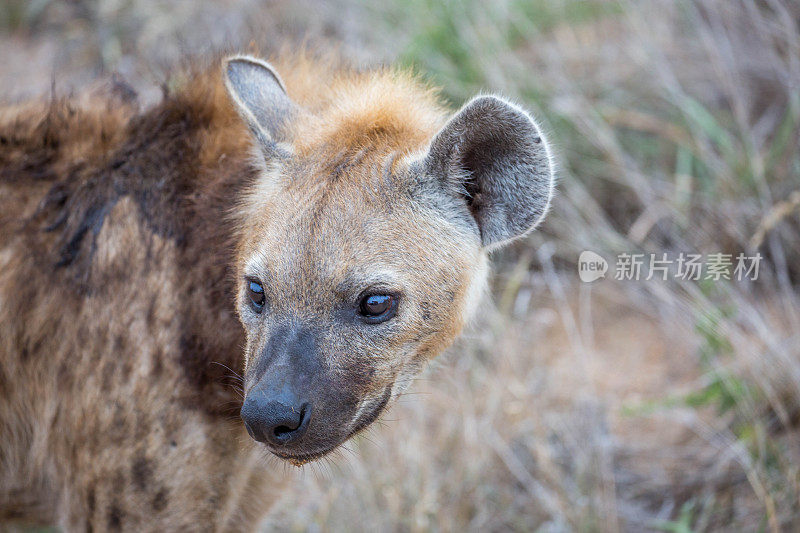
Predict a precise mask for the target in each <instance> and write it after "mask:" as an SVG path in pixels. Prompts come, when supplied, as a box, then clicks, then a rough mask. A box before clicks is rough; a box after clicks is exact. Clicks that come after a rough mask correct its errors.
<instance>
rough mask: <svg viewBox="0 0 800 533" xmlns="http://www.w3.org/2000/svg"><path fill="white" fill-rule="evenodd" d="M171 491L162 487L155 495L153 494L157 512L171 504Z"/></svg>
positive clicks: (154, 506)
mask: <svg viewBox="0 0 800 533" xmlns="http://www.w3.org/2000/svg"><path fill="white" fill-rule="evenodd" d="M168 496H169V491H168V490H167V489H166V488H164V487H162V488H161V490H159V491H158V492H157V493H156V495H155V496H153V510H154V511H156V512H160V511H163V510H164V509H166V508H167V505H169V499H168Z"/></svg>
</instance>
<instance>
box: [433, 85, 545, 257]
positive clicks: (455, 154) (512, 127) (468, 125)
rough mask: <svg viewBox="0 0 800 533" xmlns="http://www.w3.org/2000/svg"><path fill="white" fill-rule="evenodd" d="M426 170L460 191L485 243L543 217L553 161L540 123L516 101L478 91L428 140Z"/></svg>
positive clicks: (498, 241)
mask: <svg viewBox="0 0 800 533" xmlns="http://www.w3.org/2000/svg"><path fill="white" fill-rule="evenodd" d="M424 165H425V171H426V172H427V173H428V174H429V175H433V176H435V177H436V178H438V179H443V180H445V184H446V186H447V188H448V189H449V190H450V191H451V192H452V193H453V194H457V195H460V196H462V197H463V201H465V202H466V203H467V206H468V208H469V210H470V212H471V213H472V216H473V217H474V218H475V221H476V222H477V224H478V228H479V230H480V234H481V241H482V243H483V245H484V246H497V245H499V244H501V243H503V242H504V241H508V240H509V239H513V238H515V237H519V236H521V235H524V234H525V233H527V232H528V231H530V230H531V229H533V228H534V227H536V225H537V224H538V223H539V222H540V221H541V220H542V218H543V217H544V215H545V212H546V211H547V208H548V206H549V204H550V198H551V196H552V194H553V181H554V179H553V167H552V162H551V158H550V152H549V148H548V146H547V142H546V141H545V139H544V136H543V135H542V133H541V131H540V130H539V127H538V126H537V125H536V123H535V122H534V121H533V119H532V118H531V117H530V115H528V113H526V112H525V111H524V110H522V109H521V108H520V107H518V106H516V105H514V104H512V103H510V102H508V101H506V100H504V99H502V98H499V97H496V96H478V97H476V98H473V99H472V100H471V101H470V102H468V103H467V104H466V105H465V106H464V107H463V108H461V110H460V111H459V112H458V113H456V114H455V115H454V116H453V117H452V118H451V119H450V121H449V122H447V124H445V126H444V127H443V128H442V129H441V130H440V131H439V133H437V134H436V136H435V137H434V138H433V140H432V141H431V145H430V148H429V151H428V153H427V155H426V156H425V158H424Z"/></svg>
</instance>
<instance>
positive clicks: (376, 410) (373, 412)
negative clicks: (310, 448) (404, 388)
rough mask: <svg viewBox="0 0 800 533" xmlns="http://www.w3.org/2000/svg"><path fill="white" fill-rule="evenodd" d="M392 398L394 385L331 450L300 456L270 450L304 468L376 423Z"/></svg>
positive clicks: (359, 418)
mask: <svg viewBox="0 0 800 533" xmlns="http://www.w3.org/2000/svg"><path fill="white" fill-rule="evenodd" d="M391 398H392V385H388V386H387V387H386V389H385V390H384V391H383V395H382V396H381V398H380V400H379V401H378V402H377V403H376V404H374V407H372V408H371V409H369V411H366V412H365V413H364V414H362V415H360V416H359V417H358V418H357V420H356V424H355V426H353V429H351V430H350V431H349V432H348V433H347V436H345V437H344V438H343V439H342V440H341V441H340V442H339V443H338V444H335V445H333V446H331V447H330V448H326V449H324V450H320V451H316V452H313V453H299V454H289V453H285V452H279V451H276V450H270V451H271V452H272V454H273V455H275V456H276V457H279V458H280V459H283V460H285V461H289V462H290V463H291V464H293V465H294V466H303V465H304V464H306V463H310V462H312V461H316V460H317V459H321V458H322V457H324V456H326V455H328V454H329V453H331V452H332V451H334V450H335V449H336V448H338V447H339V446H341V445H342V444H344V443H345V442H347V441H348V440H350V439H351V438H352V437H354V436H355V435H356V434H357V433H358V432H360V431H361V430H363V429H364V428H366V427H367V426H369V425H370V424H372V423H373V422H375V420H377V418H378V417H379V416H380V415H381V413H382V412H383V410H384V409H386V406H387V405H388V404H389V400H390V399H391Z"/></svg>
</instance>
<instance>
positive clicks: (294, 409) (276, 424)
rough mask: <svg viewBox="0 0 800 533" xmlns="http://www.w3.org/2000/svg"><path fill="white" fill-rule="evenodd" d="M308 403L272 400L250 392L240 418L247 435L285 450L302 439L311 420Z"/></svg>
mask: <svg viewBox="0 0 800 533" xmlns="http://www.w3.org/2000/svg"><path fill="white" fill-rule="evenodd" d="M310 410H311V409H310V406H309V404H308V402H300V401H296V400H295V399H294V398H286V397H278V398H270V397H269V396H268V395H267V394H265V393H264V392H262V391H250V393H249V394H248V395H247V397H246V398H245V400H244V404H243V405H242V411H241V416H242V420H243V421H244V426H245V428H247V432H248V433H249V434H250V436H251V437H253V438H254V439H255V440H257V441H258V442H264V443H269V444H272V445H274V446H283V445H286V444H289V443H290V442H294V441H296V440H298V439H300V437H302V436H303V435H304V434H305V432H306V429H307V428H308V421H309V419H310V418H311V416H310V415H311V413H310Z"/></svg>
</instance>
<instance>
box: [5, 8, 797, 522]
mask: <svg viewBox="0 0 800 533" xmlns="http://www.w3.org/2000/svg"><path fill="white" fill-rule="evenodd" d="M198 5H199V4H195V3H188V2H175V3H172V2H157V1H154V0H136V1H122V0H118V1H110V0H103V1H100V2H97V3H84V2H76V3H71V4H59V3H56V2H46V1H45V2H30V3H27V2H20V1H18V0H10V1H7V2H6V3H5V5H4V6H2V7H0V23H2V24H4V25H5V28H6V30H5V32H4V34H3V35H0V46H1V47H2V48H3V50H4V51H6V54H4V55H5V56H6V59H8V61H7V62H6V64H5V66H4V67H3V68H0V84H2V87H3V88H4V94H10V95H11V96H12V97H21V96H23V95H25V94H31V93H37V92H44V91H46V90H48V89H49V86H50V77H49V76H50V73H51V72H55V73H56V78H57V79H58V80H59V81H58V83H59V84H60V86H61V87H64V88H65V89H64V90H66V87H70V86H75V87H81V86H83V85H85V84H87V83H88V82H89V80H91V79H92V78H93V77H95V76H96V75H97V74H100V73H103V72H110V71H119V72H121V73H122V74H123V75H124V76H125V77H126V78H128V79H129V80H130V81H132V82H133V83H134V85H135V86H136V87H137V88H138V89H139V90H140V92H141V93H142V94H143V95H144V97H145V100H152V99H154V98H157V97H158V94H159V89H158V85H159V84H160V83H162V82H163V81H164V80H166V79H167V78H166V76H165V75H164V74H162V72H164V70H163V65H169V64H172V63H174V62H175V60H176V58H177V57H179V56H180V55H182V54H185V53H191V54H198V53H202V52H203V51H204V50H206V49H207V48H209V47H220V46H229V45H230V46H237V45H242V44H244V45H246V44H247V43H248V42H249V41H250V40H251V39H253V38H254V39H256V40H257V41H258V42H259V43H261V44H262V46H264V47H265V48H266V49H270V48H274V47H276V46H278V45H279V44H280V43H281V42H282V41H283V40H284V39H287V38H290V39H297V38H303V37H306V38H308V39H310V40H311V41H312V42H315V43H336V44H337V45H338V46H342V47H343V49H344V50H345V53H347V54H348V55H350V56H351V57H353V58H354V59H355V60H356V61H363V62H376V61H386V60H396V59H397V60H400V61H402V62H406V63H408V64H410V65H413V66H415V68H417V69H418V70H419V71H421V72H422V73H424V74H425V75H427V76H430V77H431V78H432V79H433V80H434V81H435V82H436V83H437V84H439V85H442V86H443V87H444V88H445V94H446V95H447V96H448V98H450V99H451V100H452V101H453V103H454V104H458V103H460V102H461V101H462V100H463V99H465V98H467V97H468V96H470V95H471V94H473V93H475V92H477V91H480V90H497V91H501V92H503V93H505V94H506V95H508V96H511V97H513V98H516V99H518V100H520V101H521V102H523V103H524V104H525V105H526V106H528V107H530V108H531V109H533V110H534V111H535V113H536V114H537V115H538V116H539V117H540V118H542V119H543V121H544V122H545V124H546V127H547V129H548V130H549V131H550V132H551V137H552V138H553V140H554V141H555V143H556V144H557V146H558V149H559V150H558V151H559V163H560V171H559V174H560V180H561V184H560V194H559V196H558V198H557V199H556V201H555V204H554V205H555V207H554V211H553V213H552V214H551V217H550V218H549V219H548V220H547V222H546V223H545V225H544V226H543V228H542V230H541V231H540V232H537V233H536V234H534V235H532V236H531V237H530V238H528V239H526V240H524V241H522V242H519V243H516V244H515V245H514V246H512V247H511V248H510V249H509V250H506V251H504V252H502V253H500V254H498V256H497V257H496V258H495V259H496V265H497V268H496V272H497V273H496V277H495V283H494V287H493V301H494V302H495V307H492V306H487V307H486V310H485V313H484V314H483V316H482V318H481V320H480V322H479V323H478V324H476V325H475V326H474V327H473V328H472V330H471V332H470V333H469V334H467V336H466V337H465V338H464V339H463V340H462V341H461V342H459V344H458V345H457V346H455V347H454V348H453V349H452V350H450V352H449V354H448V355H447V356H445V357H444V358H443V359H442V360H441V361H439V362H438V363H437V364H436V365H434V368H432V369H431V370H430V371H429V372H427V373H426V374H425V375H424V376H423V377H422V378H421V379H420V380H419V381H418V383H417V384H415V385H414V386H413V387H412V389H411V392H410V393H409V394H408V395H407V396H406V397H404V398H403V399H402V400H401V402H400V403H399V405H397V406H395V407H394V408H393V409H392V410H391V411H390V413H389V414H388V415H387V416H386V417H385V420H384V421H383V423H382V424H381V425H376V426H375V427H374V428H373V429H372V430H371V431H370V433H369V434H368V435H367V436H366V437H364V438H361V439H358V440H356V441H355V442H353V443H352V444H350V445H348V449H349V451H343V452H342V453H341V454H340V455H339V456H338V457H336V458H334V459H333V460H332V461H331V462H329V463H322V464H319V465H312V466H310V467H307V468H305V469H304V470H302V471H294V470H292V471H289V472H287V475H291V476H296V477H297V478H298V480H297V482H296V483H295V484H293V485H292V489H291V491H290V492H289V493H287V494H286V495H285V497H284V499H283V501H282V502H281V504H280V505H278V506H277V507H276V512H275V513H274V514H273V516H272V517H271V518H270V520H269V522H268V524H266V526H267V527H269V526H271V527H274V528H279V529H296V530H335V531H338V530H346V531H349V530H364V531H367V530H370V531H371V530H375V529H378V530H429V529H434V530H443V531H458V530H463V529H469V530H507V529H511V530H530V529H542V530H546V531H562V530H599V531H615V530H634V531H638V530H652V529H658V530H665V531H704V530H729V529H735V530H771V531H778V530H792V529H796V528H798V526H800V511H798V509H800V501H799V500H798V498H800V471H799V470H798V466H799V465H800V463H798V459H799V458H800V445H798V442H800V440H798V421H799V420H800V417H798V413H800V411H799V410H798V407H799V406H800V297H799V296H798V283H800V213H799V212H798V209H797V205H798V203H797V198H798V197H797V195H798V194H800V193H798V192H797V191H798V190H800V148H798V147H799V146H800V29H799V28H798V21H799V20H800V8H798V4H797V3H796V2H792V1H791V0H736V1H734V0H697V1H688V0H679V1H667V0H652V1H636V2H635V1H594V0H591V1H584V2H572V1H567V0H529V1H521V0H498V1H495V2H480V1H478V0H467V1H464V2H452V1H447V2H434V1H433V0H410V1H407V2H401V1H400V0H396V1H391V2H383V3H381V4H380V5H379V7H376V6H377V4H374V5H370V4H367V3H366V2H360V1H358V0H340V1H337V2H333V3H327V4H325V6H321V5H320V6H318V5H316V4H315V3H313V2H310V1H302V2H268V3H266V4H264V3H259V2H255V1H245V2H241V3H238V4H236V5H233V3H230V2H222V1H219V2H210V3H204V5H203V8H202V9H201V8H200V7H198ZM309 13H313V14H314V16H313V17H309V15H308V14H309ZM32 63H33V64H35V65H37V68H31V64H32ZM39 66H40V67H41V68H39ZM584 249H591V250H594V251H596V252H599V253H601V254H602V255H604V256H605V257H606V258H607V259H613V257H614V256H616V254H618V253H620V252H642V253H662V252H669V253H671V254H677V253H678V252H699V253H713V252H725V253H733V254H736V253H738V252H740V251H744V252H747V253H753V252H754V251H756V250H758V251H760V252H761V253H762V254H763V255H764V261H763V263H762V270H761V276H760V278H759V280H758V282H755V283H746V282H737V281H731V282H724V281H723V282H714V283H707V282H699V283H696V282H677V281H668V282H660V281H656V280H651V281H639V282H633V281H628V282H615V281H613V280H611V279H606V280H602V281H598V282H596V283H594V284H592V285H586V284H581V283H580V282H579V281H578V279H577V276H576V275H575V263H576V260H577V255H578V253H579V252H580V251H581V250H584ZM612 268H613V265H612Z"/></svg>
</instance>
